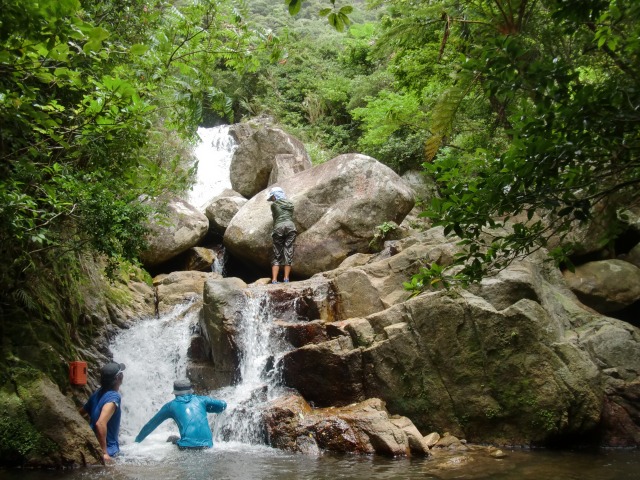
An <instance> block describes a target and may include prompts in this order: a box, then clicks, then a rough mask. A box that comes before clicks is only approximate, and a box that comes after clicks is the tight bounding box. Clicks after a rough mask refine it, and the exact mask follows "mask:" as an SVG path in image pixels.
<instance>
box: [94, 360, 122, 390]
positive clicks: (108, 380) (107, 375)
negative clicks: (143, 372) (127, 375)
mask: <svg viewBox="0 0 640 480" xmlns="http://www.w3.org/2000/svg"><path fill="white" fill-rule="evenodd" d="M125 368H126V367H125V366H124V363H116V362H109V363H107V364H106V365H104V366H103V367H102V368H101V369H100V385H102V386H107V385H111V384H112V383H113V382H114V381H115V379H116V377H117V376H118V375H120V374H121V373H122V372H123V370H124V369H125Z"/></svg>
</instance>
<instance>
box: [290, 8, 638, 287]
mask: <svg viewBox="0 0 640 480" xmlns="http://www.w3.org/2000/svg"><path fill="white" fill-rule="evenodd" d="M299 3H300V2H297V1H291V0H288V1H287V4H289V6H290V8H292V7H293V8H297V7H296V5H297V4H299ZM302 3H303V5H304V4H305V3H307V2H302ZM324 3H325V4H330V5H331V8H333V10H334V11H335V9H336V8H340V7H338V6H337V5H336V4H337V3H338V2H334V1H331V0H326V1H325V2H324ZM367 5H368V6H369V7H370V8H377V10H376V12H377V13H378V15H379V16H378V18H377V20H376V21H375V22H372V24H371V25H360V24H358V23H357V22H352V26H351V28H350V29H349V31H348V33H347V34H346V36H345V38H344V40H343V41H342V42H341V45H342V48H341V50H340V52H339V53H338V54H334V58H335V59H336V61H338V62H342V63H340V67H339V71H340V72H341V73H342V75H341V80H340V82H338V80H336V79H335V78H331V77H330V76H329V75H327V74H326V73H327V72H330V71H331V65H330V64H331V61H329V62H328V63H329V65H326V64H325V67H324V69H323V70H322V71H320V72H319V73H317V74H316V77H315V81H312V82H309V83H305V85H307V86H308V87H309V88H310V90H309V91H307V92H305V99H307V101H308V99H312V98H314V99H316V102H315V104H316V105H321V106H323V107H325V109H324V110H322V109H319V108H317V107H316V111H321V112H322V115H316V116H315V117H314V122H311V121H309V124H310V125H308V126H306V127H305V128H306V129H307V130H308V131H317V130H318V126H319V125H320V123H323V124H325V125H330V124H332V123H333V127H336V128H333V130H329V129H326V130H323V131H324V132H329V131H331V133H326V134H325V135H324V137H318V138H324V139H325V140H326V139H329V138H332V136H335V135H336V133H335V132H337V131H344V132H348V133H349V134H350V135H348V140H346V141H344V142H342V143H338V142H335V141H333V142H328V143H327V145H328V146H330V148H334V149H336V150H338V151H343V150H346V149H357V150H358V151H361V152H363V153H367V154H369V155H372V156H374V157H375V158H378V159H379V160H381V161H383V162H384V163H386V164H388V165H390V166H391V167H392V168H394V169H395V170H397V171H398V172H402V171H404V170H405V169H409V168H415V167H417V166H420V165H422V167H423V168H424V170H426V173H427V174H429V175H431V176H433V177H434V178H435V180H436V181H437V183H438V187H439V197H438V198H436V199H434V200H433V202H432V204H431V205H430V206H429V208H427V210H426V211H425V213H424V215H425V216H428V217H430V218H432V219H433V221H434V222H435V224H436V225H442V226H444V229H445V232H446V233H447V234H452V235H453V234H455V235H457V236H458V237H460V239H461V243H462V245H464V247H465V252H464V253H462V254H461V255H460V256H459V257H458V258H457V259H456V261H455V263H454V264H453V265H452V266H451V267H450V268H443V266H440V265H425V268H424V269H423V270H422V272H421V274H419V275H417V276H416V277H414V278H413V279H412V281H411V282H408V283H407V287H408V288H411V289H415V290H416V291H420V290H422V289H424V288H427V287H428V286H429V285H436V284H444V285H450V284H452V283H457V282H461V283H463V284H464V283H468V282H470V281H477V280H479V279H481V278H482V277H483V276H486V275H488V274H491V273H494V272H496V271H499V270H500V269H502V268H504V267H505V266H506V265H507V264H508V263H509V262H511V261H512V260H513V259H515V258H518V257H521V256H523V255H526V254H528V253H530V252H532V251H534V250H536V249H539V248H541V247H547V246H548V245H549V239H550V238H556V239H558V238H563V237H564V236H565V235H566V234H567V233H569V232H570V231H571V230H572V229H574V228H575V227H576V226H577V225H580V224H584V223H585V222H588V221H589V219H590V218H592V216H593V215H594V212H597V214H598V215H599V216H608V217H610V218H609V222H608V223H609V225H610V228H609V231H608V232H606V233H605V235H604V236H603V237H602V238H601V239H599V240H600V241H601V242H602V244H606V243H607V241H609V240H611V238H613V236H615V234H616V233H618V232H617V231H616V229H617V228H618V223H619V222H618V219H617V216H619V215H620V211H619V208H618V207H619V206H620V204H621V203H624V204H625V205H626V206H629V205H632V204H634V202H635V203H636V204H637V201H638V194H637V191H638V183H639V182H640V169H639V167H640V163H639V158H638V153H639V149H640V128H639V125H640V123H639V120H640V71H639V67H638V66H639V65H640V61H639V60H640V58H639V55H640V40H639V38H640V35H639V34H640V22H639V19H640V4H638V2H635V1H633V0H584V1H583V0H563V1H560V0H474V1H465V2H462V1H459V0H418V1H406V0H389V1H381V0H371V1H369V2H367ZM354 11H355V10H354ZM369 27H370V28H369ZM364 32H366V34H365V33H364ZM359 39H362V40H363V41H361V42H359V41H358V40H359ZM314 48H321V46H320V45H318V42H317V41H316V42H315V43H314ZM298 53H299V52H298ZM356 72H357V73H356ZM337 85H340V86H342V89H341V90H338V89H337V88H333V89H329V88H328V87H329V86H334V87H336V86H337ZM327 91H331V92H335V91H340V93H341V96H334V97H333V99H332V98H331V97H329V95H327V94H326V93H325V92H327ZM335 99H338V102H339V103H338V105H339V106H340V108H335V103H334V104H333V105H334V108H331V109H329V108H326V107H327V106H328V105H332V104H331V100H333V101H334V102H335ZM300 118H302V117H300ZM318 119H321V120H320V121H319V120H318ZM307 120H310V118H308V119H307ZM571 251H572V246H571V245H570V244H568V243H567V242H565V243H564V246H563V247H562V248H559V247H554V248H552V249H551V258H552V259H553V260H555V261H556V263H558V264H564V265H567V266H569V267H571V261H570V257H569V254H570V253H571ZM451 272H455V273H451Z"/></svg>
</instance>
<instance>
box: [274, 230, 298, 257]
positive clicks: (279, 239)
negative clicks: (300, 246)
mask: <svg viewBox="0 0 640 480" xmlns="http://www.w3.org/2000/svg"><path fill="white" fill-rule="evenodd" d="M297 234H298V232H296V228H295V226H294V225H293V224H288V223H284V224H282V225H278V226H277V227H276V228H274V229H273V233H272V234H271V238H272V239H273V259H272V260H271V265H291V264H292V263H293V244H294V242H295V241H296V235H297Z"/></svg>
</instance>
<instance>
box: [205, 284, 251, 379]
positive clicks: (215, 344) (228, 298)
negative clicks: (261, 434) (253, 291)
mask: <svg viewBox="0 0 640 480" xmlns="http://www.w3.org/2000/svg"><path fill="white" fill-rule="evenodd" d="M246 287H247V285H246V284H245V283H244V282H243V281H242V280H240V279H239V278H234V277H231V278H211V279H208V280H207V281H206V282H205V284H204V300H203V301H204V304H203V308H202V317H201V323H200V326H201V330H202V333H203V335H204V336H205V338H206V339H207V340H208V342H209V344H210V345H211V355H212V361H213V371H212V377H213V378H210V379H209V383H208V385H209V386H210V388H211V389H216V388H220V387H223V386H227V385H231V384H232V383H233V382H234V381H237V380H238V379H239V378H240V377H239V375H240V371H239V365H240V355H241V351H240V348H239V346H238V336H237V329H238V325H239V323H240V319H241V316H242V314H243V311H244V307H245V305H246V302H247V298H246V296H245V289H246Z"/></svg>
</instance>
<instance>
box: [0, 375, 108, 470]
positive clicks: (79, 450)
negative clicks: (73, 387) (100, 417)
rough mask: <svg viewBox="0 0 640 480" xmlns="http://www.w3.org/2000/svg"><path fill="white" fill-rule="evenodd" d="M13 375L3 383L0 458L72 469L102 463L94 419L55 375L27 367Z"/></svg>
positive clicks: (4, 460) (0, 385) (16, 464)
mask: <svg viewBox="0 0 640 480" xmlns="http://www.w3.org/2000/svg"><path fill="white" fill-rule="evenodd" d="M12 375H13V377H14V378H13V379H5V380H4V381H3V383H2V384H0V427H1V428H0V458H2V460H3V463H4V464H5V465H6V464H8V463H12V464H13V465H14V466H26V467H40V468H59V467H67V468H69V467H78V466H86V465H99V464H102V463H103V461H102V449H101V448H100V444H99V443H98V440H97V439H96V436H95V434H94V433H93V431H92V430H91V428H89V423H88V422H87V421H85V420H84V419H83V418H82V417H81V416H80V414H79V413H78V410H77V408H76V407H75V405H74V404H73V402H72V401H71V400H70V399H69V398H67V397H65V396H64V395H63V394H62V393H61V392H60V390H59V389H58V387H57V386H56V385H55V384H54V383H53V382H51V380H49V379H48V378H46V377H42V376H40V375H35V374H34V371H33V370H27V369H25V370H22V371H20V370H18V369H15V370H14V372H13V374H12ZM16 385H17V387H16Z"/></svg>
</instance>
